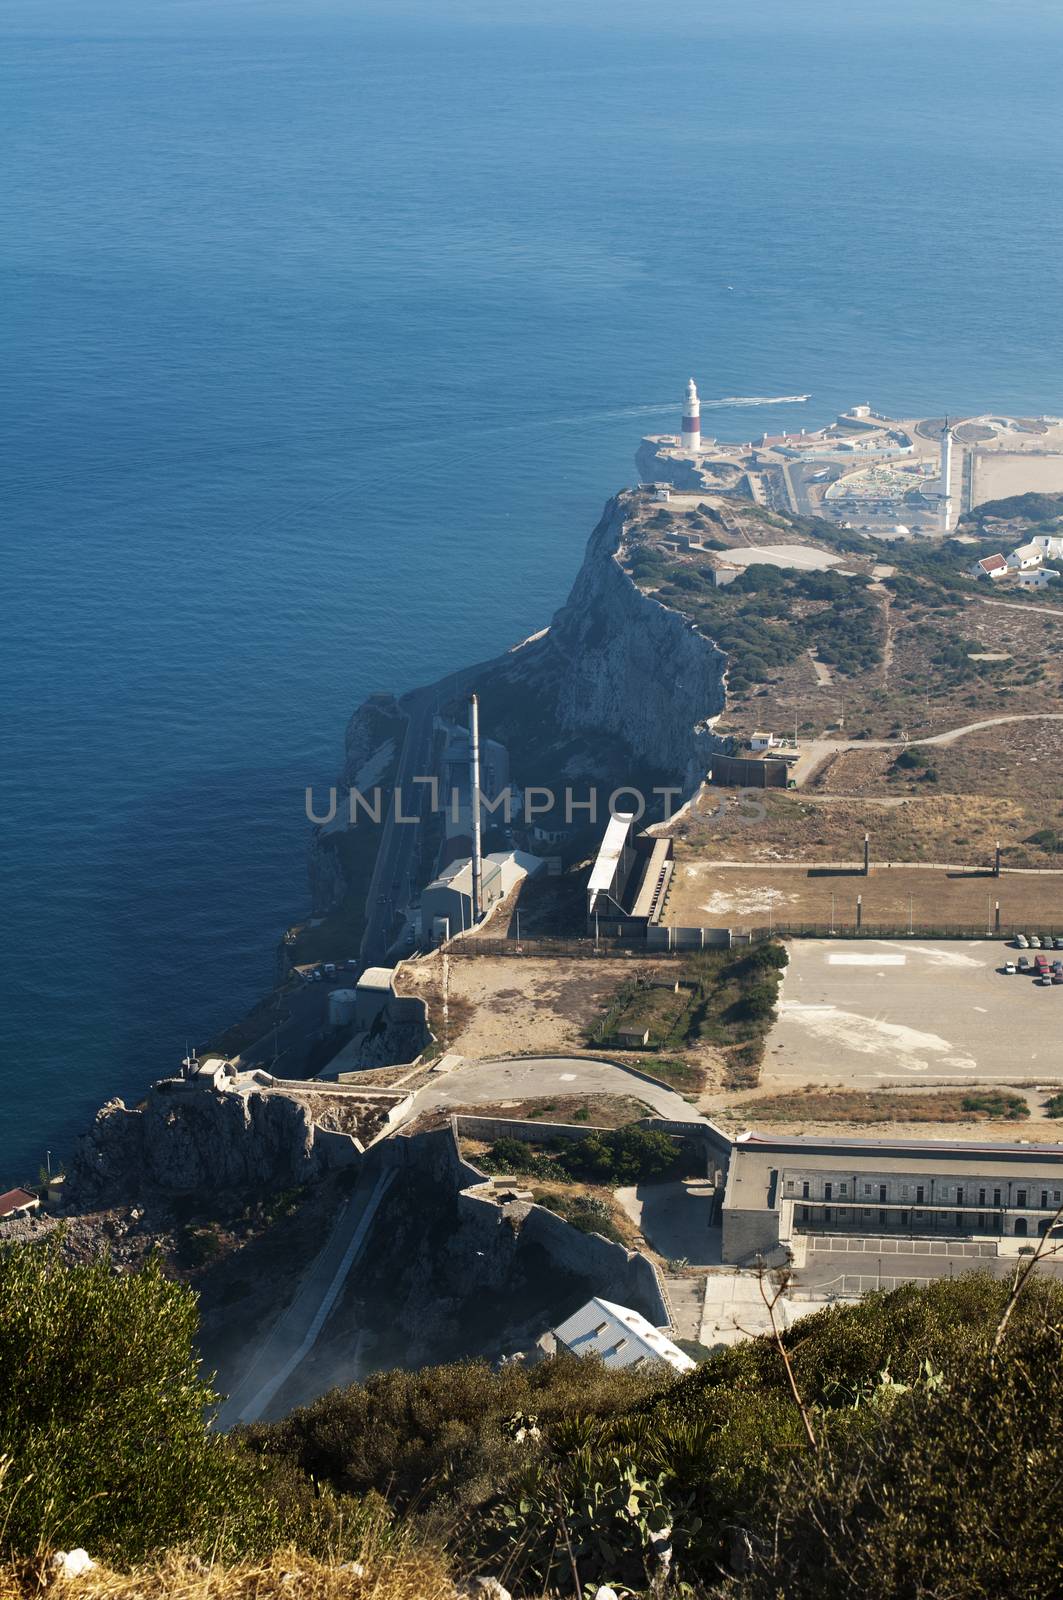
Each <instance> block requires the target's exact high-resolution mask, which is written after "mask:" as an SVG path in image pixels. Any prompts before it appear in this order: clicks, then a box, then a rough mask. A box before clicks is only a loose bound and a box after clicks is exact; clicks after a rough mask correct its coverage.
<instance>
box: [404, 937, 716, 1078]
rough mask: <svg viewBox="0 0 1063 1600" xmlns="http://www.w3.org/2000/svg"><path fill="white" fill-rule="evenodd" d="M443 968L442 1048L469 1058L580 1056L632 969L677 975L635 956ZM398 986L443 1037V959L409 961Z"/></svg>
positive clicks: (487, 961) (491, 959)
mask: <svg viewBox="0 0 1063 1600" xmlns="http://www.w3.org/2000/svg"><path fill="white" fill-rule="evenodd" d="M447 969H448V972H447V996H448V1013H449V1028H448V1030H447V1039H446V1046H447V1048H448V1049H449V1050H454V1051H456V1052H457V1053H458V1054H459V1055H463V1056H468V1057H470V1058H471V1059H473V1060H492V1059H494V1058H495V1057H496V1056H505V1055H517V1054H520V1055H557V1054H561V1055H564V1054H566V1053H570V1052H573V1051H575V1052H577V1053H578V1052H579V1051H581V1050H583V1049H584V1048H585V1046H586V1037H587V1029H588V1028H589V1027H590V1026H591V1025H592V1024H593V1023H596V1022H597V1021H598V1020H599V1018H600V1017H601V1016H602V1015H603V1013H604V1012H605V1011H606V1009H607V1008H608V1005H609V1002H610V1001H611V999H612V997H613V996H614V994H615V993H616V991H617V989H618V988H619V987H620V985H621V984H622V983H625V982H629V981H630V980H631V978H632V976H633V974H634V972H635V971H636V970H638V971H639V972H640V973H642V974H643V975H644V976H646V977H653V976H660V977H661V978H662V979H665V978H667V977H668V976H669V974H671V976H672V977H673V979H674V976H675V973H674V969H673V968H672V967H671V966H670V965H669V964H668V963H667V962H657V963H654V962H652V961H646V960H637V959H636V958H635V957H634V956H633V955H632V956H625V957H617V958H615V959H614V958H609V957H606V958H604V959H599V958H594V959H592V958H590V957H588V958H586V959H584V960H560V959H554V960H551V959H547V958H542V957H537V956H514V957H512V958H508V957H505V956H499V957H495V956H484V957H479V958H476V959H472V958H466V959H452V960H448V961H447ZM401 991H402V993H403V994H418V995H420V996H421V997H422V998H424V999H426V1000H427V1002H428V1006H429V1014H430V1022H431V1027H432V1031H433V1032H434V1033H435V1034H436V1036H437V1038H440V1039H442V1038H443V1032H442V1026H443V1025H442V992H443V958H442V956H441V955H440V954H439V953H438V952H436V953H434V954H433V955H431V956H426V957H424V958H423V959H421V960H419V961H413V962H409V963H407V964H406V966H405V967H404V968H403V970H402V977H401ZM708 1054H709V1055H711V1052H708ZM651 1070H652V1069H651Z"/></svg>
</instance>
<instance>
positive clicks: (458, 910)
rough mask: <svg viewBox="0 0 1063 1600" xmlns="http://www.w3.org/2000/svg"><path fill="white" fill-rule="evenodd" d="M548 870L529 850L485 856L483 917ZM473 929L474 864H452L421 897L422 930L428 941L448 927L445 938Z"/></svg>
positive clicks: (461, 862) (495, 851)
mask: <svg viewBox="0 0 1063 1600" xmlns="http://www.w3.org/2000/svg"><path fill="white" fill-rule="evenodd" d="M545 867H546V862H545V861H544V860H543V859H542V857H541V856H533V855H531V854H529V853H528V851H526V850H493V851H492V852H491V854H490V855H486V856H484V858H483V870H482V875H481V880H480V882H481V893H482V900H483V904H482V905H481V907H480V912H481V916H486V915H487V913H488V912H489V911H490V910H491V909H492V908H493V907H494V906H496V905H497V904H498V903H499V901H500V900H504V899H505V898H506V896H507V895H508V894H510V893H511V892H512V891H513V890H514V889H515V888H516V887H517V885H518V883H521V882H522V881H523V880H524V879H525V878H534V877H536V876H537V875H538V874H539V873H540V872H542V871H544V870H545ZM472 926H473V918H472V861H471V860H469V859H465V860H462V861H451V862H450V863H449V865H448V866H446V867H444V869H443V871H442V872H441V873H440V874H439V877H438V878H435V879H434V880H433V881H432V882H431V883H430V884H429V885H428V887H427V888H426V889H425V890H424V892H423V893H422V895H421V931H422V933H423V934H424V936H425V937H426V938H427V937H428V936H429V935H432V936H434V937H440V936H442V930H443V929H444V928H445V929H446V935H445V937H447V938H450V939H453V938H454V936H455V934H459V933H467V932H468V931H469V929H470V928H471V927H472Z"/></svg>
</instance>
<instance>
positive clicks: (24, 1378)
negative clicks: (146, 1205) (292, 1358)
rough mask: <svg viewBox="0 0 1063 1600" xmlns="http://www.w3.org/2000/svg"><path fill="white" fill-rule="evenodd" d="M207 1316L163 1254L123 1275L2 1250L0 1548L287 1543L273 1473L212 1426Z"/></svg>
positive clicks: (26, 1250)
mask: <svg viewBox="0 0 1063 1600" xmlns="http://www.w3.org/2000/svg"><path fill="white" fill-rule="evenodd" d="M195 1329H196V1304H195V1296H194V1295H193V1294H192V1292H191V1290H189V1289H187V1288H185V1287H183V1286H182V1285H180V1284H176V1283H171V1282H168V1281H167V1279H165V1278H164V1277H163V1275H162V1272H161V1270H160V1268H159V1266H158V1265H157V1264H156V1263H154V1262H151V1263H149V1264H148V1265H147V1266H146V1267H145V1268H144V1269H143V1271H141V1272H135V1273H123V1274H120V1275H119V1274H116V1273H115V1272H114V1271H113V1270H112V1269H111V1266H110V1264H109V1263H108V1262H107V1261H106V1260H103V1261H100V1262H97V1263H95V1264H93V1265H91V1266H73V1267H70V1266H64V1265H63V1263H62V1261H61V1259H60V1255H59V1249H58V1246H57V1245H56V1244H55V1243H49V1244H48V1245H45V1246H34V1245H14V1246H12V1247H10V1248H9V1249H6V1250H4V1251H3V1252H0V1350H2V1351H3V1360H2V1361H0V1458H3V1457H5V1456H7V1457H10V1463H9V1466H8V1471H7V1474H6V1476H5V1477H4V1479H3V1482H2V1483H0V1548H3V1549H4V1550H6V1551H8V1552H13V1553H15V1554H23V1555H25V1554H29V1553H32V1552H33V1551H35V1550H36V1549H37V1548H38V1547H39V1546H40V1545H43V1546H44V1547H45V1548H55V1547H56V1546H58V1545H62V1546H64V1547H66V1548H69V1547H70V1546H71V1545H84V1546H85V1547H86V1548H87V1549H89V1550H91V1551H92V1552H93V1553H94V1554H96V1555H107V1554H115V1555H119V1556H121V1557H122V1558H123V1559H135V1558H137V1557H139V1556H143V1555H145V1554H147V1553H148V1552H150V1551H152V1550H155V1549H158V1548H160V1547H162V1546H165V1545H167V1544H170V1543H177V1542H180V1543H187V1542H193V1543H195V1542H198V1543H199V1544H200V1545H201V1546H203V1547H205V1548H212V1547H214V1546H215V1545H217V1546H218V1548H219V1549H221V1550H239V1549H243V1548H246V1547H247V1546H248V1545H249V1544H250V1543H255V1542H261V1543H262V1545H263V1547H266V1546H268V1545H269V1544H270V1543H272V1542H273V1539H274V1537H275V1532H276V1529H275V1525H274V1523H273V1519H272V1512H271V1510H270V1509H269V1507H268V1506H265V1505H263V1503H262V1500H261V1498H260V1483H259V1479H260V1474H259V1473H258V1471H257V1470H253V1466H252V1464H251V1463H249V1462H248V1461H246V1460H244V1459H243V1458H242V1457H240V1456H239V1455H238V1454H237V1453H235V1452H233V1451H232V1450H231V1449H230V1448H229V1446H228V1444H227V1442H226V1441H225V1439H224V1438H221V1437H219V1436H217V1435H215V1434H212V1433H211V1432H209V1430H208V1428H207V1426H206V1420H205V1419H206V1415H207V1413H209V1411H210V1410H211V1409H212V1407H213V1404H214V1401H215V1398H216V1397H215V1396H214V1394H213V1393H212V1391H211V1388H210V1385H209V1383H207V1381H206V1380H205V1379H204V1377H203V1376H202V1374H201V1372H200V1368H199V1361H198V1358H197V1357H196V1355H195V1352H194V1348H193V1342H192V1341H193V1337H194V1334H195Z"/></svg>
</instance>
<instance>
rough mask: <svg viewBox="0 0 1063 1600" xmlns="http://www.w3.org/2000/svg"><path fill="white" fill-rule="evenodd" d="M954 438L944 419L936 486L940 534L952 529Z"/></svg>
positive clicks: (950, 427) (946, 420)
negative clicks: (937, 483) (939, 508)
mask: <svg viewBox="0 0 1063 1600" xmlns="http://www.w3.org/2000/svg"><path fill="white" fill-rule="evenodd" d="M955 437H956V436H955V434H954V433H953V431H952V424H951V423H950V422H949V419H948V417H946V418H945V426H944V427H943V428H942V430H941V483H940V484H939V486H938V494H939V496H940V506H941V531H942V533H948V532H949V530H950V529H951V527H952V447H953V443H954V441H955Z"/></svg>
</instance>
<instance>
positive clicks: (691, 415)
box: [683, 378, 701, 450]
mask: <svg viewBox="0 0 1063 1600" xmlns="http://www.w3.org/2000/svg"><path fill="white" fill-rule="evenodd" d="M683 449H684V450H700V449H701V401H700V400H699V399H698V388H697V384H696V383H695V382H694V380H693V378H690V379H689V380H688V382H687V397H686V403H685V405H684V406H683Z"/></svg>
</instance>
